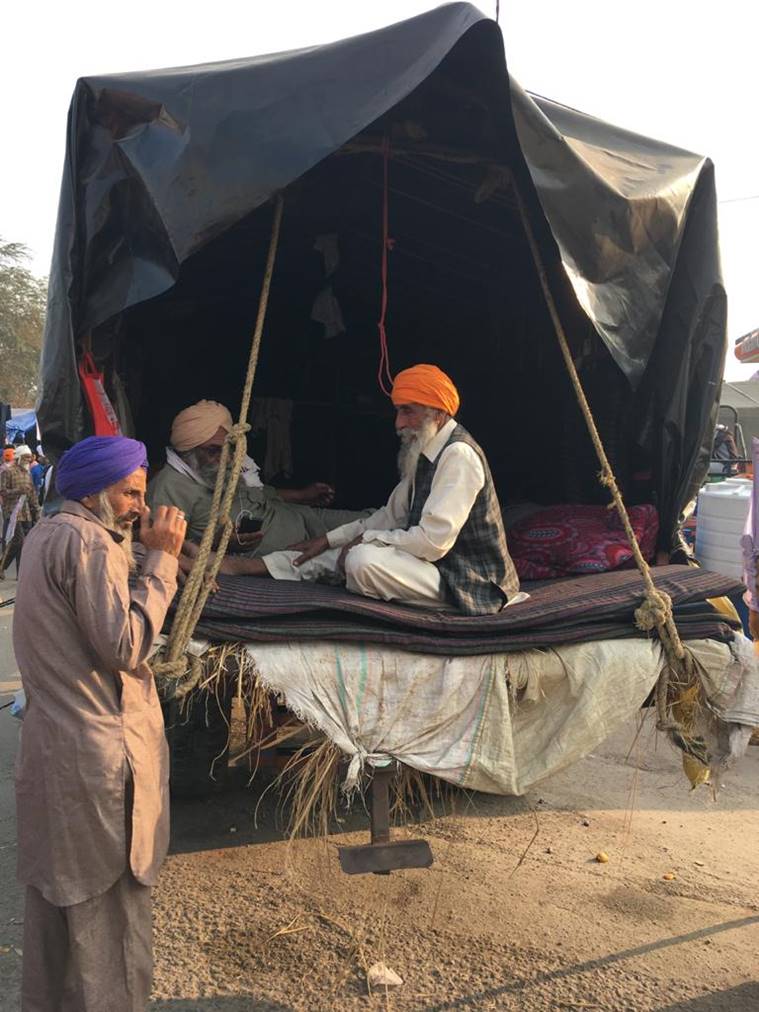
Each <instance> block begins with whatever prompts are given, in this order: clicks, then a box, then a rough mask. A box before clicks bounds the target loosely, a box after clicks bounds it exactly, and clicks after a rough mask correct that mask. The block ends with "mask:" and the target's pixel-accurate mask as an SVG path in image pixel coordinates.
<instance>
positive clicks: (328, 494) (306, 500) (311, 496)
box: [299, 481, 335, 506]
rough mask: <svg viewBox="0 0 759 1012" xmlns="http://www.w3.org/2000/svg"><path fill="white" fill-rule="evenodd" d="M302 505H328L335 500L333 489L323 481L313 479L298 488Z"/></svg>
mask: <svg viewBox="0 0 759 1012" xmlns="http://www.w3.org/2000/svg"><path fill="white" fill-rule="evenodd" d="M299 492H300V501H301V502H302V503H303V504H304V506H329V505H330V504H331V503H333V502H334V500H335V490H334V488H332V486H331V485H328V484H327V483H326V482H325V481H315V482H312V483H311V484H310V485H306V487H305V488H302V489H299Z"/></svg>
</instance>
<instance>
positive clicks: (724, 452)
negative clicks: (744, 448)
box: [712, 424, 740, 476]
mask: <svg viewBox="0 0 759 1012" xmlns="http://www.w3.org/2000/svg"><path fill="white" fill-rule="evenodd" d="M739 459H740V454H739V453H738V447H737V446H736V444H735V439H734V438H733V434H732V432H730V430H729V429H728V427H727V426H726V425H723V424H719V425H718V426H717V428H716V429H715V432H714V444H713V447H712V460H713V461H719V462H721V461H724V464H723V467H722V473H723V474H724V475H728V476H729V475H734V474H737V473H738V465H737V464H736V463H734V461H736V460H739Z"/></svg>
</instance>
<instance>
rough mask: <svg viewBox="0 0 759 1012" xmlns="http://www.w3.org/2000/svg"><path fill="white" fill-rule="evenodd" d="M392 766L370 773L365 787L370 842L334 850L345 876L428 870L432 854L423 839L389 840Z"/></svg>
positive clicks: (382, 767) (376, 769)
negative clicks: (371, 775)
mask: <svg viewBox="0 0 759 1012" xmlns="http://www.w3.org/2000/svg"><path fill="white" fill-rule="evenodd" d="M392 775H393V767H392V766H391V765H388V766H380V767H376V768H375V770H374V775H373V777H372V782H371V784H370V785H369V821H370V837H371V843H365V844H362V845H361V846H358V847H338V854H339V857H340V867H341V868H342V870H343V871H344V872H345V873H346V875H366V874H367V873H369V872H371V873H372V874H374V875H389V874H390V872H391V871H394V870H396V869H399V868H429V867H430V865H431V864H432V851H431V850H430V845H429V844H428V843H427V841H426V840H395V841H392V840H391V839H390V778H391V777H392Z"/></svg>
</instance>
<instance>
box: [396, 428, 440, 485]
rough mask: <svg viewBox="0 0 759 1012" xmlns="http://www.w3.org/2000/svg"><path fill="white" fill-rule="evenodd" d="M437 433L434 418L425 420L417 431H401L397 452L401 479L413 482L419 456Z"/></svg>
mask: <svg viewBox="0 0 759 1012" xmlns="http://www.w3.org/2000/svg"><path fill="white" fill-rule="evenodd" d="M437 432H438V428H437V423H436V422H435V419H434V418H426V419H425V420H424V422H423V423H422V426H421V428H419V429H403V431H402V432H401V433H400V440H401V448H400V450H399V451H398V472H399V474H400V476H401V478H408V479H410V480H413V477H414V475H415V474H416V465H417V464H418V463H419V455H420V454H421V452H422V451H423V450H424V448H425V446H427V444H428V443H429V441H430V440H431V439H433V438H434V437H435V436H436V435H437Z"/></svg>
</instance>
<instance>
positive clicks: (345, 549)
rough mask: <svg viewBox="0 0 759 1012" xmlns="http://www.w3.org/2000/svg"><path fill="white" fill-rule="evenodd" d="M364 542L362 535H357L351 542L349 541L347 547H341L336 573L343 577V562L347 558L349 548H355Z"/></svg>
mask: <svg viewBox="0 0 759 1012" xmlns="http://www.w3.org/2000/svg"><path fill="white" fill-rule="evenodd" d="M363 540H364V536H363V534H359V536H358V537H357V538H354V539H353V541H349V542H348V544H347V545H343V550H342V552H340V554H339V555H338V557H337V571H338V572H339V573H342V574H343V576H345V560H346V558H347V557H348V552H349V551H350V550H351V548H355V547H356V545H360V544H361V543H362V542H363Z"/></svg>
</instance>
